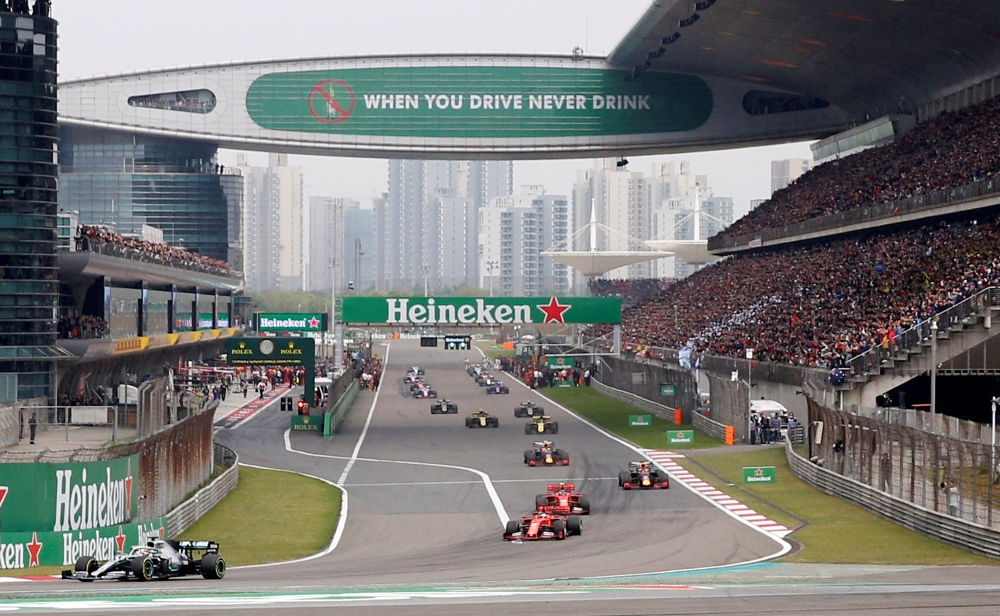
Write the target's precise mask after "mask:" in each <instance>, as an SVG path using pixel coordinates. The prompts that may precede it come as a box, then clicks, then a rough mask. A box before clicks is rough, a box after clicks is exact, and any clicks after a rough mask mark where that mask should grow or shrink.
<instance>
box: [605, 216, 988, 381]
mask: <svg viewBox="0 0 1000 616" xmlns="http://www.w3.org/2000/svg"><path fill="white" fill-rule="evenodd" d="M996 216H997V214H996V213H994V214H993V217H991V218H990V219H988V220H971V219H968V220H965V221H951V222H945V221H939V222H936V223H931V224H928V225H925V226H923V227H919V228H915V229H908V230H903V231H897V232H893V233H885V234H874V235H870V236H867V237H863V238H859V237H852V238H841V239H836V240H833V241H830V242H828V243H826V244H823V245H820V244H812V245H806V246H796V247H788V248H779V249H775V250H769V251H765V252H757V253H753V254H746V255H738V256H735V257H733V258H730V259H726V260H724V261H721V262H718V263H716V264H713V265H710V266H708V267H706V268H704V269H702V270H700V271H699V272H697V273H695V274H694V275H692V276H691V277H689V278H687V279H686V282H689V283H690V284H683V285H673V286H671V287H670V288H669V289H668V290H667V291H665V292H663V293H662V294H661V295H659V296H657V297H655V298H652V299H649V300H646V301H643V302H640V303H639V304H637V305H635V306H632V307H630V308H627V309H625V310H624V311H623V318H622V340H623V346H631V347H634V346H636V345H642V346H643V347H650V346H652V347H668V348H681V347H683V346H685V345H688V344H690V345H692V347H693V348H694V349H695V350H696V351H695V352H701V351H704V352H706V353H707V354H710V355H721V356H729V357H744V356H745V354H746V349H747V348H753V349H755V357H756V358H757V359H759V360H762V361H771V362H778V363H790V364H794V365H801V366H816V367H826V368H832V367H838V366H843V365H845V362H847V360H849V359H850V358H851V357H854V356H856V355H858V354H860V353H863V352H865V351H867V350H868V349H871V348H874V347H882V346H886V347H891V344H892V342H891V340H892V338H898V337H899V335H900V333H901V332H902V331H903V330H905V329H907V328H909V327H911V326H913V325H916V324H918V323H920V324H922V323H926V322H927V320H928V319H931V318H933V317H934V315H936V314H938V313H940V312H941V311H942V310H944V309H946V308H948V307H949V306H951V305H953V304H955V303H957V302H959V301H962V300H963V299H965V298H967V297H969V296H970V295H972V294H974V293H976V292H977V291H979V290H982V289H984V288H986V287H988V286H991V285H997V284H1000V221H998V220H997V218H996ZM675 306H676V307H677V310H676V312H675V309H674V307H675ZM675 314H676V318H675ZM605 329H607V328H605ZM608 331H610V330H608ZM595 333H597V334H601V333H602V330H600V329H598V330H597V331H596V332H595ZM603 333H607V332H603Z"/></svg>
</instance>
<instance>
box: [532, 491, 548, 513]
mask: <svg viewBox="0 0 1000 616" xmlns="http://www.w3.org/2000/svg"><path fill="white" fill-rule="evenodd" d="M548 504H549V499H548V497H547V496H545V495H544V494H538V495H537V496H535V510H536V511H537V510H538V508H539V507H544V506H546V505H548Z"/></svg>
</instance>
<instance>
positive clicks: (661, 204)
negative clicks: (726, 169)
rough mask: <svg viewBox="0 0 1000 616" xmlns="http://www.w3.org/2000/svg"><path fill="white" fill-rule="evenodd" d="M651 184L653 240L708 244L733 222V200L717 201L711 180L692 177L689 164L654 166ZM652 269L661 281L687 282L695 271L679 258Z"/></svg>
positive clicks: (720, 199)
mask: <svg viewBox="0 0 1000 616" xmlns="http://www.w3.org/2000/svg"><path fill="white" fill-rule="evenodd" d="M650 184H651V191H650V195H651V196H650V199H651V207H650V211H651V214H652V215H651V221H650V222H651V229H652V233H651V235H650V237H651V238H655V239H658V240H696V239H697V240H705V239H708V238H710V237H712V236H713V235H715V234H716V233H718V232H719V231H721V230H722V229H724V228H726V227H727V226H729V225H730V224H731V223H732V222H733V200H732V198H731V197H716V196H715V195H714V193H713V191H712V189H711V188H710V187H709V186H708V176H705V175H695V174H693V173H691V163H690V162H689V161H672V162H666V163H657V164H654V165H653V172H652V177H651V178H650ZM696 213H697V215H696ZM696 221H697V224H698V226H699V228H698V229H697V230H696V229H695V223H696ZM653 266H654V270H653V271H652V272H651V273H652V275H653V276H655V277H659V278H684V277H685V276H688V275H690V274H692V273H694V271H695V267H694V266H692V265H691V264H688V263H685V262H684V261H682V260H681V259H679V258H677V257H667V258H665V259H658V260H657V261H654V262H653Z"/></svg>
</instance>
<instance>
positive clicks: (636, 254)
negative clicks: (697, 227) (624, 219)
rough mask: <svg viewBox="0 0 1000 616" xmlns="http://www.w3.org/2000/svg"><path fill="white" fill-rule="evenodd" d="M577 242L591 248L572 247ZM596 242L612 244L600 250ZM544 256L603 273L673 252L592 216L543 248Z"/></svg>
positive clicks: (587, 273) (584, 271) (585, 272)
mask: <svg viewBox="0 0 1000 616" xmlns="http://www.w3.org/2000/svg"><path fill="white" fill-rule="evenodd" d="M574 244H576V245H579V244H584V245H585V246H586V247H587V248H588V249H587V250H571V249H570V247H571V246H573V245H574ZM597 246H608V247H609V248H608V249H607V250H598V249H596V247H597ZM622 248H624V250H622ZM541 256H543V257H546V258H549V259H552V260H553V261H558V262H559V263H564V264H566V265H568V266H570V267H572V268H573V269H575V270H576V271H578V272H580V273H581V274H583V275H584V276H601V275H603V274H606V273H608V272H610V271H611V270H614V269H618V268H619V267H625V266H626V265H634V264H636V263H644V262H646V261H654V260H656V259H662V258H663V257H669V256H670V253H669V252H664V251H662V250H660V249H658V248H655V247H652V246H648V245H646V244H643V243H642V242H640V241H638V240H634V239H632V238H630V237H628V236H627V235H625V234H623V233H621V232H619V231H615V230H614V229H612V228H610V227H608V226H607V225H602V224H601V223H599V222H596V221H594V220H593V219H592V220H591V221H590V222H589V223H587V224H586V225H585V226H584V227H583V228H581V229H580V230H579V231H577V232H576V233H574V234H573V235H572V237H570V238H569V239H567V240H566V241H563V242H559V243H558V244H556V245H555V246H553V247H552V248H549V249H548V250H546V251H544V252H542V253H541Z"/></svg>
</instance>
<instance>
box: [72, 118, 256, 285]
mask: <svg viewBox="0 0 1000 616" xmlns="http://www.w3.org/2000/svg"><path fill="white" fill-rule="evenodd" d="M60 137H61V140H60V147H59V164H60V169H59V207H60V209H62V210H65V211H75V212H79V217H80V224H84V225H92V224H99V225H105V226H107V227H108V228H109V229H110V230H112V231H113V232H115V233H119V234H133V233H134V234H138V233H140V231H141V229H142V225H143V224H146V225H150V226H153V227H156V228H158V229H161V230H162V231H163V240H164V241H165V242H166V243H167V244H169V245H171V246H178V247H183V248H186V249H187V250H190V251H192V252H197V253H199V254H202V255H206V256H209V257H212V258H215V259H219V260H222V261H227V262H229V263H230V264H231V265H232V266H233V268H234V269H236V270H240V269H242V267H243V242H242V237H241V235H242V234H241V227H242V224H241V203H242V198H243V178H242V176H241V175H240V172H239V170H238V169H236V168H227V167H224V166H222V165H219V164H218V162H217V160H216V151H217V149H216V146H215V145H213V144H209V143H204V142H198V141H189V140H182V139H169V138H158V137H146V136H139V135H130V134H127V133H118V132H113V131H105V130H93V129H86V128H78V127H69V126H63V127H62V128H61V129H60Z"/></svg>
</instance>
